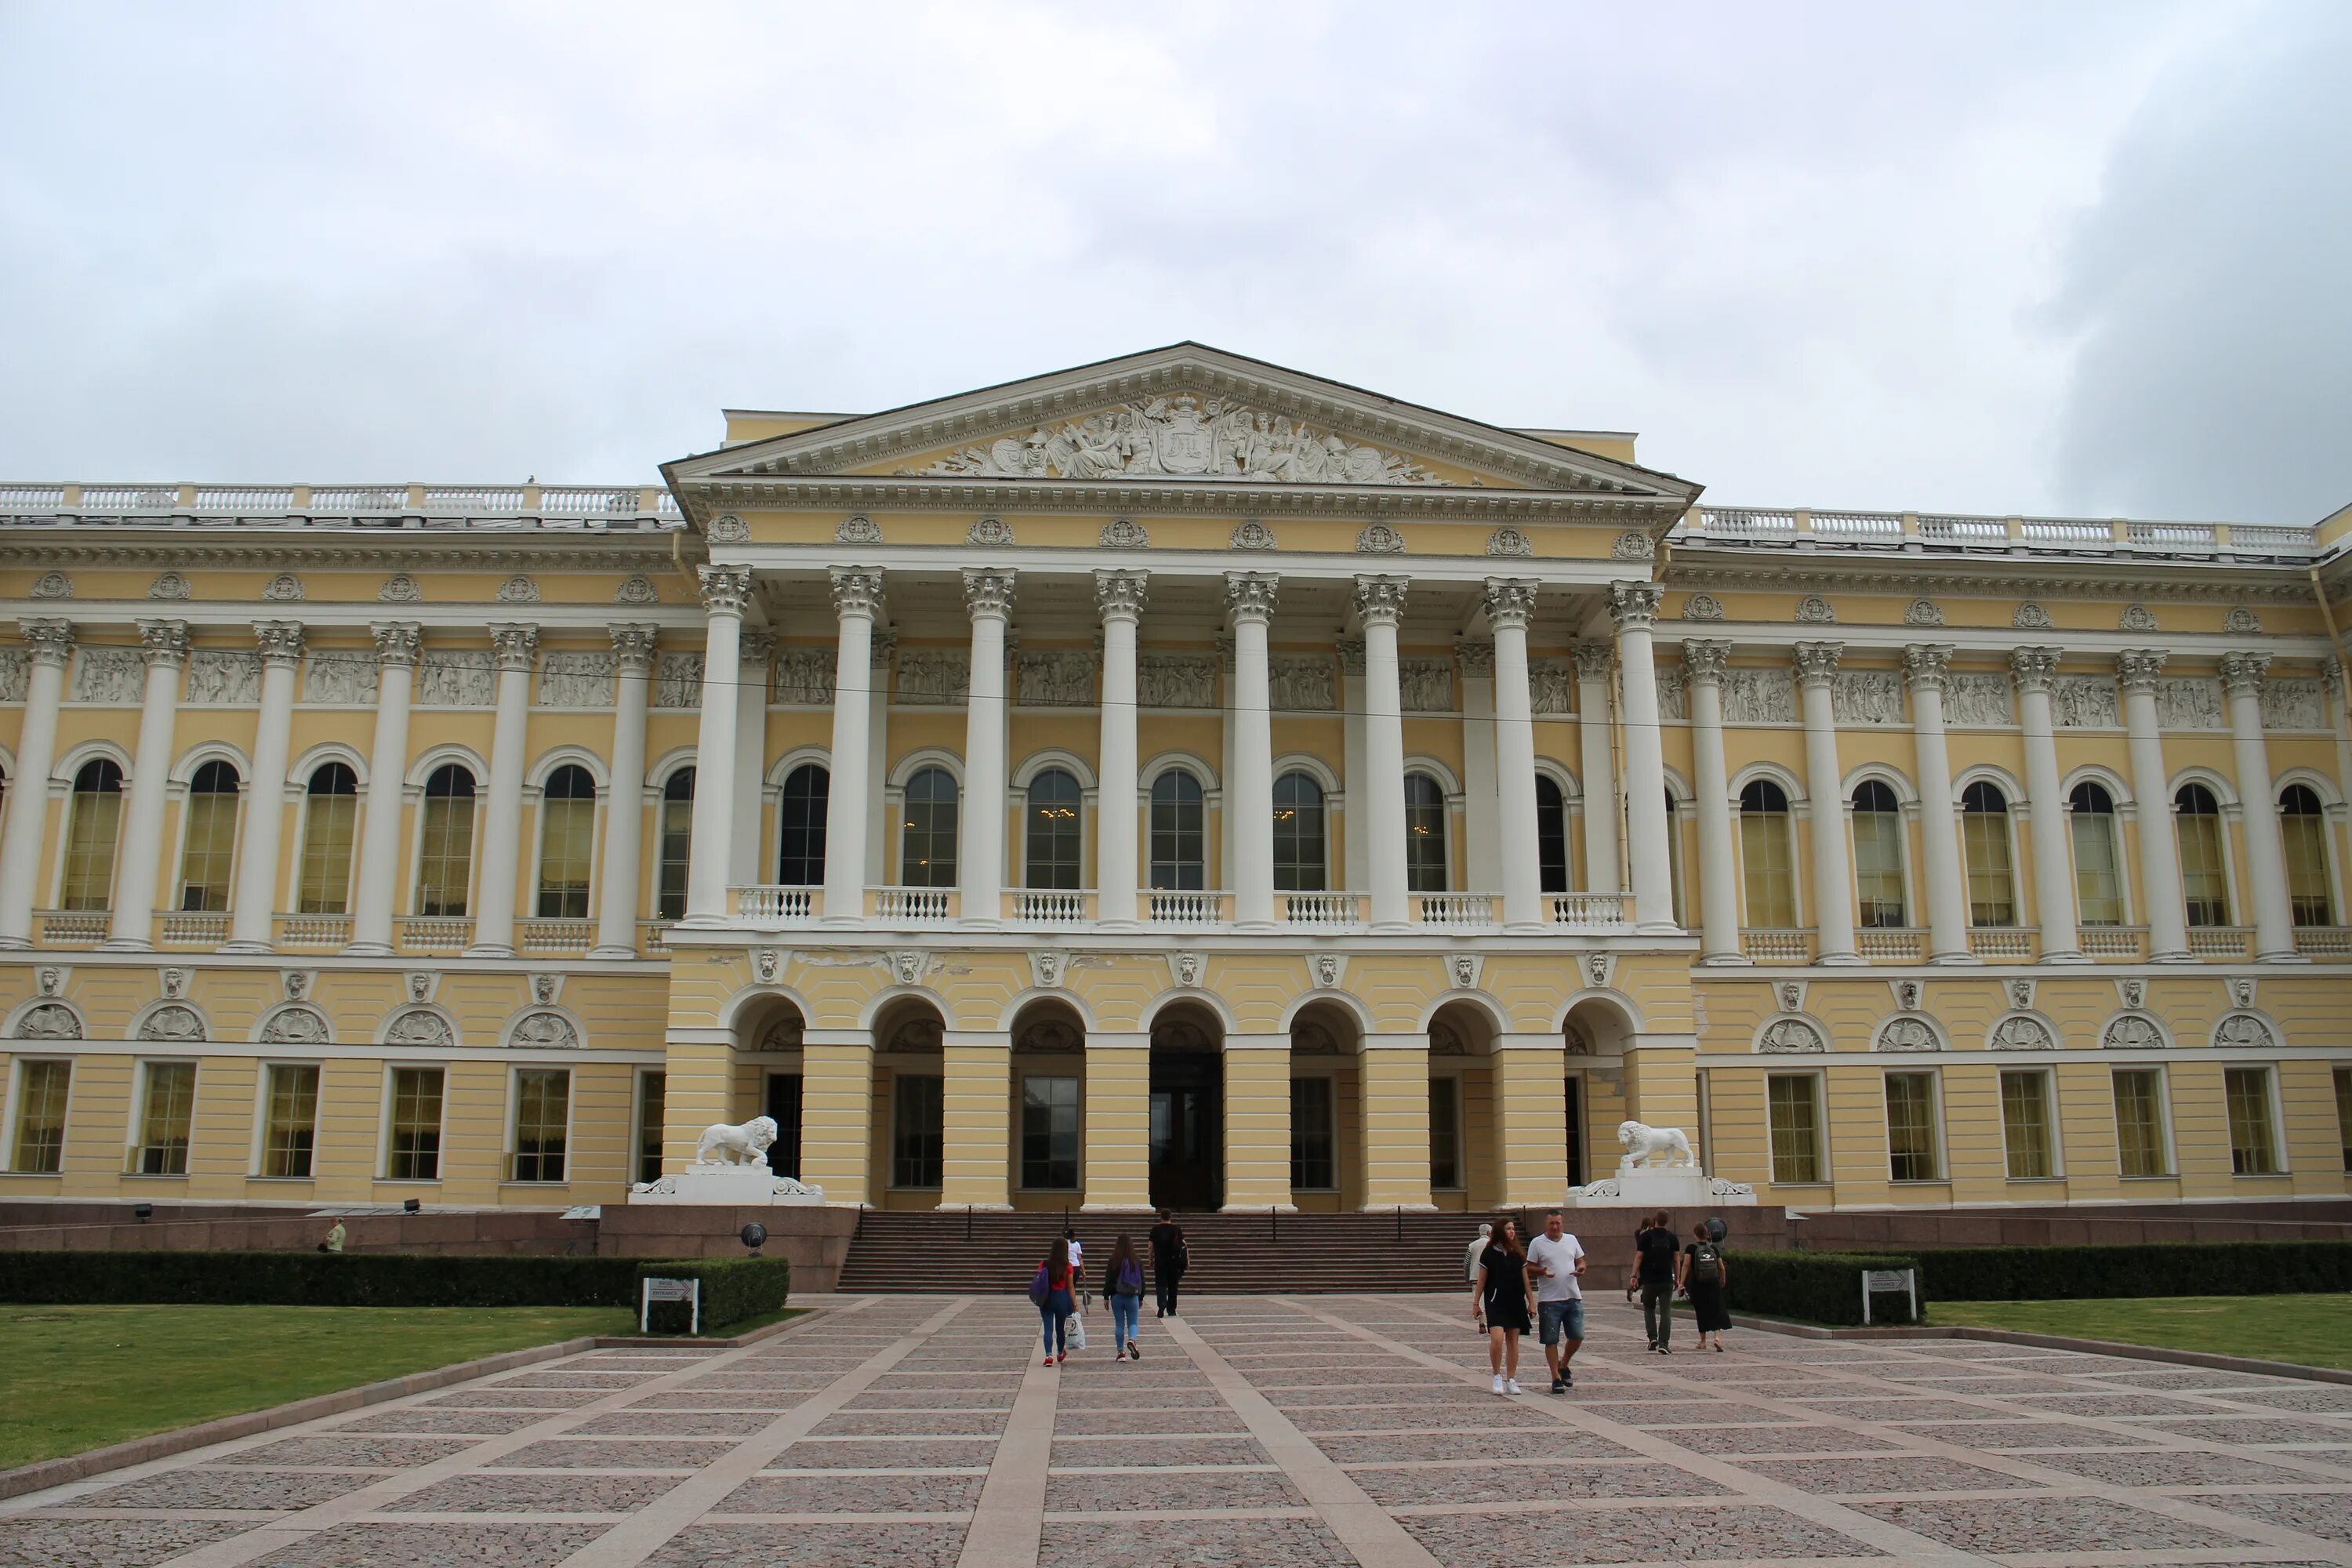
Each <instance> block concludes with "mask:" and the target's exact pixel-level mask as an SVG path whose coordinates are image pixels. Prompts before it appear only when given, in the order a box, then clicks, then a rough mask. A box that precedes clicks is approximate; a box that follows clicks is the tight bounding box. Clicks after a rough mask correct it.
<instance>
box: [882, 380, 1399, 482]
mask: <svg viewBox="0 0 2352 1568" xmlns="http://www.w3.org/2000/svg"><path fill="white" fill-rule="evenodd" d="M899 472H901V473H912V474H942V475H985V476H987V477H989V478H992V479H1121V478H1129V479H1132V478H1162V477H1173V478H1179V479H1260V480H1276V481H1280V482H1283V483H1289V484H1327V485H1328V484H1342V485H1427V484H1436V483H1438V482H1439V480H1438V478H1437V476H1436V475H1435V474H1433V473H1432V472H1430V471H1429V470H1428V469H1427V468H1423V467H1422V466H1421V465H1420V464H1418V463H1415V462H1412V461H1410V460H1408V459H1407V458H1402V457H1399V456H1398V455H1397V454H1396V453H1394V452H1389V451H1384V450H1382V449H1381V448H1380V447H1368V446H1365V445H1363V444H1361V443H1360V442H1355V441H1350V440H1349V439H1348V438H1347V437H1343V436H1339V435H1335V434H1333V433H1331V432H1330V431H1328V430H1318V429H1315V428H1312V427H1310V426H1307V424H1306V423H1304V422H1293V421H1291V420H1289V419H1286V418H1284V417H1282V416H1280V415H1277V414H1273V413H1269V412H1267V411H1266V410H1265V409H1262V408H1249V407H1246V406H1244V405H1241V404H1238V403H1227V402H1225V401H1224V400H1223V399H1222V398H1215V397H1212V398H1209V399H1207V400H1205V401H1203V400H1202V399H1200V398H1197V397H1192V396H1187V395H1178V396H1173V397H1154V398H1151V399H1150V400H1148V401H1145V402H1141V403H1129V404H1127V405H1124V406H1122V407H1118V408H1114V409H1109V410H1107V411H1105V412H1103V413H1100V414H1089V415H1087V416H1086V417H1085V418H1083V419H1073V420H1070V421H1067V422H1066V423H1064V424H1060V425H1041V426H1038V427H1037V428H1036V429H1034V430H1032V431H1031V432H1030V433H1029V434H1027V435H1026V436H1005V437H999V438H998V439H997V440H995V441H992V442H991V443H990V444H989V445H987V446H985V447H964V448H963V449H962V450H961V451H959V452H956V453H954V454H952V455H950V456H949V457H945V458H940V459H939V460H938V461H936V462H934V463H932V464H930V465H929V467H927V468H914V469H905V468H902V469H900V470H899Z"/></svg>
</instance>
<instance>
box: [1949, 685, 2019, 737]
mask: <svg viewBox="0 0 2352 1568" xmlns="http://www.w3.org/2000/svg"><path fill="white" fill-rule="evenodd" d="M1944 722H1945V723H1947V724H1960V725H1967V726H1969V727H1971V728H1987V727H1992V726H1998V725H2003V724H2014V723H2015V722H2017V715H2016V712H2015V711H2014V710H2013V709H2012V708H2011V705H2010V685H2009V677H2007V676H2006V675H1985V674H1955V675H1948V676H1946V677H1945V678H1944Z"/></svg>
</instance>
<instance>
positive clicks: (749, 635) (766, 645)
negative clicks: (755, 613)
mask: <svg viewBox="0 0 2352 1568" xmlns="http://www.w3.org/2000/svg"><path fill="white" fill-rule="evenodd" d="M735 652H736V656H737V657H738V658H740V660H741V661H742V662H743V663H745V664H756V665H759V666H761V667H762V668H765V667H766V665H767V663H768V661H769V660H770V659H772V658H774V657H775V654H776V634H775V633H773V632H772V631H770V630H769V629H768V628H767V627H765V626H745V627H744V628H743V636H742V640H741V641H740V643H738V644H737V646H736V649H735Z"/></svg>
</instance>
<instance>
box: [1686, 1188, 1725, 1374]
mask: <svg viewBox="0 0 2352 1568" xmlns="http://www.w3.org/2000/svg"><path fill="white" fill-rule="evenodd" d="M1691 1236H1692V1237H1693V1240H1692V1242H1691V1244H1690V1245H1689V1246H1688V1247H1684V1248H1683V1257H1682V1279H1681V1281H1680V1283H1681V1285H1682V1289H1683V1294H1684V1295H1685V1296H1688V1297H1689V1298H1690V1304H1691V1316H1692V1317H1693V1318H1695V1319H1696V1320H1697V1321H1698V1348H1699V1349H1701V1350H1705V1349H1706V1336H1707V1335H1709V1334H1713V1335H1714V1336H1715V1349H1716V1352H1717V1354H1721V1353H1722V1351H1723V1333H1724V1331H1725V1330H1726V1329H1728V1328H1729V1327H1731V1309H1730V1308H1729V1307H1727V1306H1726V1305H1725V1304H1724V1299H1723V1298H1724V1290H1725V1288H1726V1287H1727V1286H1728V1285H1729V1284H1730V1283H1731V1273H1730V1269H1729V1268H1728V1267H1727V1265H1726V1264H1725V1262H1724V1260H1723V1244H1722V1243H1721V1242H1719V1241H1717V1240H1716V1239H1715V1233H1714V1231H1713V1230H1711V1229H1709V1228H1708V1226H1707V1225H1706V1222H1705V1221H1704V1220H1702V1221H1700V1222H1699V1224H1698V1226H1696V1228H1694V1229H1693V1230H1692V1231H1691Z"/></svg>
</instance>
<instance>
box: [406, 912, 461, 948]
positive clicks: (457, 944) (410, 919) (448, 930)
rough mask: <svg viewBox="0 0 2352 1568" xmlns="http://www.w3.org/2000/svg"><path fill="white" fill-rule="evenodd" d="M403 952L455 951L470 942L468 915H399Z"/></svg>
mask: <svg viewBox="0 0 2352 1568" xmlns="http://www.w3.org/2000/svg"><path fill="white" fill-rule="evenodd" d="M399 931H400V936H399V942H400V951H401V952H462V951H464V950H465V949H466V948H467V947H469V946H471V945H472V944H473V941H474V920H473V917H472V916H471V915H403V916H401V917H400V921H399Z"/></svg>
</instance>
